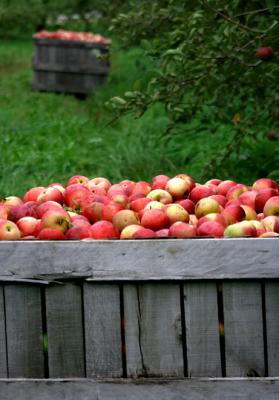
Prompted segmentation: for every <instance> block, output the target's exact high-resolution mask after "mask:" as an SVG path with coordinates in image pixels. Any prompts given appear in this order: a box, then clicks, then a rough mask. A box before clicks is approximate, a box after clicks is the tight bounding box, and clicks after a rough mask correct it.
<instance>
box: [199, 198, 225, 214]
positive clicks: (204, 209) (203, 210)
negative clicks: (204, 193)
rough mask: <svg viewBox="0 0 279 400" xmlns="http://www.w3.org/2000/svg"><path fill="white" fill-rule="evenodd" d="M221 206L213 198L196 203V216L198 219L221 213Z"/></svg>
mask: <svg viewBox="0 0 279 400" xmlns="http://www.w3.org/2000/svg"><path fill="white" fill-rule="evenodd" d="M220 211H221V207H220V204H219V203H218V201H217V200H214V199H212V198H208V197H206V198H202V199H200V200H199V201H198V202H197V203H196V207H195V214H196V217H197V218H201V217H204V216H205V215H206V214H211V213H219V212H220Z"/></svg>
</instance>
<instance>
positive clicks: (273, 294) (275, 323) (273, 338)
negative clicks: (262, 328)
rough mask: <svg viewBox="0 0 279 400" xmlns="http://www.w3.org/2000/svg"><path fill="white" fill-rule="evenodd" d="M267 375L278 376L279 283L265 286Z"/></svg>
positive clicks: (270, 283)
mask: <svg viewBox="0 0 279 400" xmlns="http://www.w3.org/2000/svg"><path fill="white" fill-rule="evenodd" d="M265 301H266V303H265V304H266V307H265V308H266V336H267V357H268V375H269V376H279V282H271V281H269V282H267V283H266V284H265Z"/></svg>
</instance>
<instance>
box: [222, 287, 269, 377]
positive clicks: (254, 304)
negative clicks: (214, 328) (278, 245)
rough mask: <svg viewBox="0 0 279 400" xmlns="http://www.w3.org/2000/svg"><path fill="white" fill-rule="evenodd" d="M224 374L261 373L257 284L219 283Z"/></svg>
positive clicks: (259, 307)
mask: <svg viewBox="0 0 279 400" xmlns="http://www.w3.org/2000/svg"><path fill="white" fill-rule="evenodd" d="M223 300H224V325H225V349H226V374H227V376H264V374H265V360H264V338H263V317H262V297H261V284H260V283H259V282H236V281H235V282H225V283H224V284H223Z"/></svg>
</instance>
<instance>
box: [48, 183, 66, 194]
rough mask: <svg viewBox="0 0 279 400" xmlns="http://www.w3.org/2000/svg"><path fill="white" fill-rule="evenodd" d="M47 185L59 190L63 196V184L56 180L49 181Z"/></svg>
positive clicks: (64, 189)
mask: <svg viewBox="0 0 279 400" xmlns="http://www.w3.org/2000/svg"><path fill="white" fill-rule="evenodd" d="M48 187H55V188H56V189H58V190H60V192H61V193H62V194H63V196H64V193H65V191H66V188H65V187H64V186H63V185H61V183H58V182H54V183H51V184H50V185H48Z"/></svg>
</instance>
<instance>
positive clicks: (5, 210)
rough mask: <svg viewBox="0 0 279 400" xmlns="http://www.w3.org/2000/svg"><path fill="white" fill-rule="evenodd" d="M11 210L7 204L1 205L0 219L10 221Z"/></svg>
mask: <svg viewBox="0 0 279 400" xmlns="http://www.w3.org/2000/svg"><path fill="white" fill-rule="evenodd" d="M8 213H9V208H8V207H7V206H6V205H5V204H0V219H8Z"/></svg>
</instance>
